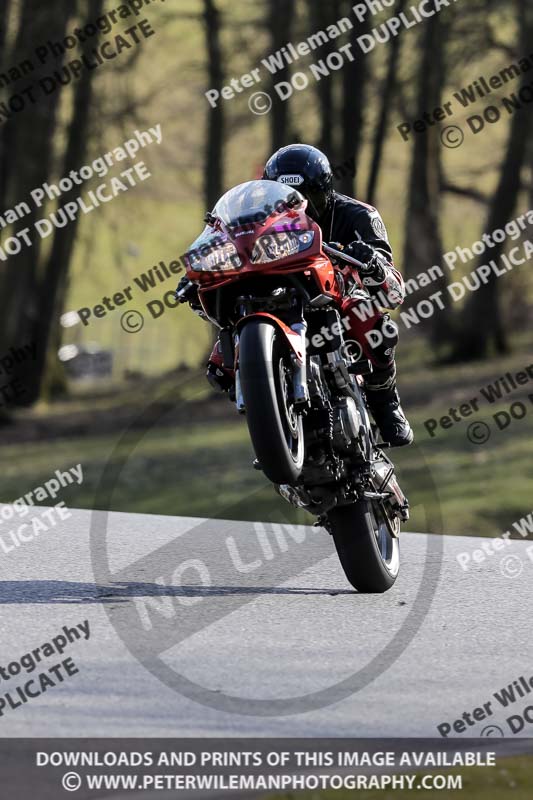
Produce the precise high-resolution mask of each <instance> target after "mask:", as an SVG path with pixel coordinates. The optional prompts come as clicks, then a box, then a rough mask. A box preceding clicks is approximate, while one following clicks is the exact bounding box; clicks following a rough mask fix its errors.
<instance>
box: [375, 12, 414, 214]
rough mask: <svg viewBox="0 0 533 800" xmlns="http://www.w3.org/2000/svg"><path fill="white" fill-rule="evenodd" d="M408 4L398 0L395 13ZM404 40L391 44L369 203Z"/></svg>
mask: <svg viewBox="0 0 533 800" xmlns="http://www.w3.org/2000/svg"><path fill="white" fill-rule="evenodd" d="M406 5H407V0H398V3H397V5H396V7H395V9H394V11H395V15H396V16H398V15H399V14H401V13H402V12H403V11H405V7H406ZM402 40H403V39H402V36H395V37H394V39H393V40H392V42H391V43H390V44H389V49H388V60H387V71H386V74H385V79H384V81H383V85H382V87H381V90H380V98H381V101H380V102H381V108H380V111H379V117H378V124H377V127H376V132H375V134H374V137H373V139H374V141H373V148H372V160H371V164H370V174H369V178H368V187H367V191H366V200H367V202H369V203H373V202H374V200H375V197H376V192H377V187H378V180H379V173H380V169H381V162H382V158H383V150H384V148H385V138H386V136H387V129H388V123H389V116H390V110H391V107H392V101H393V98H394V93H395V91H396V87H397V85H398V63H399V60H400V52H401V47H402Z"/></svg>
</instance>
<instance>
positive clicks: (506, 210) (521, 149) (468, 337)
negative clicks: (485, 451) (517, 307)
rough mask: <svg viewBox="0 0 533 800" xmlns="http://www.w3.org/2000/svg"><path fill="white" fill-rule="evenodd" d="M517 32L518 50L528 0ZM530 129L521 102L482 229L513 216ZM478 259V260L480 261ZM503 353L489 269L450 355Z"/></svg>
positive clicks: (530, 23)
mask: <svg viewBox="0 0 533 800" xmlns="http://www.w3.org/2000/svg"><path fill="white" fill-rule="evenodd" d="M516 3H517V18H518V25H519V30H520V32H521V35H520V47H519V51H518V52H519V53H520V54H522V53H525V52H527V48H528V47H529V45H530V43H531V41H532V40H533V7H532V6H531V4H530V2H529V0H516ZM530 83H531V79H530V78H529V77H528V74H527V73H524V74H523V75H522V79H521V86H520V88H521V89H522V88H525V87H530ZM532 133H533V107H532V106H531V105H524V106H523V108H521V109H520V110H517V111H515V113H514V114H513V117H512V120H511V125H510V129H509V136H508V139H507V146H506V150H505V154H504V157H503V160H502V164H501V167H500V177H499V181H498V186H497V189H496V191H495V193H494V196H493V198H492V201H491V204H490V207H489V211H488V215H487V220H486V224H485V227H484V231H488V232H490V231H493V230H496V229H497V228H504V227H505V225H506V224H507V223H508V222H509V220H510V219H511V217H512V216H513V212H514V210H515V207H516V203H517V200H518V196H519V194H520V190H521V187H522V180H521V179H522V170H523V167H524V166H525V162H526V155H527V152H528V143H529V140H530V138H531V135H532ZM504 246H505V245H504V242H501V243H497V244H495V246H494V247H493V248H492V249H491V252H490V257H491V260H494V261H497V260H498V259H499V258H500V256H501V254H502V252H503V250H504ZM480 263H482V262H480ZM492 346H494V348H495V350H496V352H498V353H505V352H507V349H508V343H507V337H506V332H505V327H504V323H503V319H502V310H501V301H500V284H499V282H498V278H497V276H496V275H495V274H494V273H493V272H492V273H491V275H490V276H489V278H488V280H487V282H486V283H485V284H483V285H482V286H481V287H480V288H479V289H478V290H477V291H476V292H474V293H473V294H471V295H470V297H469V300H468V301H467V303H466V305H465V307H464V309H463V311H462V313H461V315H460V318H459V324H458V328H457V335H456V340H455V348H454V352H453V356H452V357H453V359H454V360H456V361H469V360H473V359H478V358H484V357H485V356H486V355H487V354H488V352H489V350H490V348H491V347H492Z"/></svg>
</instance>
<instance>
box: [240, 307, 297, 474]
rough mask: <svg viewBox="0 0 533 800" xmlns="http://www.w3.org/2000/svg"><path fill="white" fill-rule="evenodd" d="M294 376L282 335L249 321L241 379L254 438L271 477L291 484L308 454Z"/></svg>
mask: <svg viewBox="0 0 533 800" xmlns="http://www.w3.org/2000/svg"><path fill="white" fill-rule="evenodd" d="M292 375H293V369H292V362H291V355H290V350H289V346H288V345H287V343H286V341H285V340H284V337H283V335H282V333H281V332H280V331H279V330H278V329H277V328H276V327H275V326H274V325H272V324H271V323H269V322H264V321H262V320H251V321H250V322H248V323H247V324H246V325H245V326H244V329H243V331H242V333H241V336H240V340H239V376H240V381H241V389H242V395H243V399H244V405H245V409H246V421H247V423H248V430H249V432H250V438H251V440H252V444H253V447H254V450H255V454H256V456H257V458H258V459H259V462H260V464H261V468H262V470H263V472H264V473H265V475H266V476H267V478H268V479H269V480H270V481H272V483H279V484H283V483H286V484H289V485H294V484H295V483H296V482H297V481H298V478H299V477H300V475H301V473H302V467H303V463H304V452H305V448H304V436H303V423H302V416H301V413H300V412H299V410H298V408H297V406H296V405H295V403H294V397H293V391H292Z"/></svg>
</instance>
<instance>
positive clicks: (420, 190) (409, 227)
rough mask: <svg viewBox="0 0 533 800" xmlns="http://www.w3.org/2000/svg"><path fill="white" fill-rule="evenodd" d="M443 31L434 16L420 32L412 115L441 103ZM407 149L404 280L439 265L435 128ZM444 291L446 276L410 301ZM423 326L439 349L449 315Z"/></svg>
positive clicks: (438, 147)
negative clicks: (408, 168)
mask: <svg viewBox="0 0 533 800" xmlns="http://www.w3.org/2000/svg"><path fill="white" fill-rule="evenodd" d="M445 30H446V29H445V27H444V24H443V22H442V21H441V16H440V15H439V14H436V15H435V16H433V17H431V18H430V19H429V20H428V21H427V22H426V23H425V25H424V27H423V28H422V30H421V33H420V39H419V48H420V66H419V72H418V74H419V80H418V87H417V99H416V116H417V117H422V116H423V114H424V113H425V112H426V111H427V110H428V109H432V108H437V107H438V106H440V105H441V99H442V92H443V87H444V80H445V53H444V41H445ZM412 147H413V150H412V159H411V167H410V174H409V204H408V209H407V218H406V225H405V248H404V256H403V270H404V272H405V274H406V276H407V277H414V276H416V275H417V274H419V273H420V272H425V271H426V270H428V269H429V268H430V267H432V266H440V265H441V263H442V251H443V247H442V239H441V227H440V218H441V185H442V180H441V173H442V162H441V154H442V143H441V140H440V129H439V127H438V126H437V125H433V126H429V127H428V129H427V130H426V131H425V132H424V133H420V134H418V135H417V136H415V138H414V141H413V146H412ZM445 289H446V278H445V277H443V278H442V280H441V281H439V282H437V285H435V284H432V285H431V288H430V289H426V290H421V293H420V292H419V293H417V294H415V295H414V296H413V298H412V299H413V301H417V302H419V301H420V300H421V299H422V298H423V297H424V296H426V295H428V294H429V295H431V294H433V293H434V292H435V291H439V290H440V291H442V295H441V297H442V301H443V302H444V303H446V298H447V295H446V294H445V292H444V290H445ZM408 302H409V299H408ZM422 324H423V325H424V323H422ZM428 325H429V326H431V331H432V338H433V342H434V344H435V345H436V346H437V347H438V346H439V345H444V344H445V342H446V340H447V337H448V336H449V330H450V320H449V316H448V314H446V313H440V314H436V315H434V316H433V318H432V320H431V322H430V323H428V324H427V325H426V326H425V327H427V326H428Z"/></svg>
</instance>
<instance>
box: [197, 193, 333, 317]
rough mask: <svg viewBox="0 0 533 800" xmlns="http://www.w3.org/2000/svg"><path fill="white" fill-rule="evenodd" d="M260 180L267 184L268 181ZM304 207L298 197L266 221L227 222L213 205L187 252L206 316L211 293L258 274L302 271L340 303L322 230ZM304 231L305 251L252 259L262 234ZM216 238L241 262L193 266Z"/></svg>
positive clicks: (272, 274)
mask: <svg viewBox="0 0 533 800" xmlns="http://www.w3.org/2000/svg"><path fill="white" fill-rule="evenodd" d="M263 183H264V184H265V183H266V184H270V183H271V182H270V181H266V182H263ZM274 185H275V186H277V187H278V191H282V190H283V191H285V190H286V187H281V186H280V185H278V184H274ZM237 188H238V187H237ZM306 207H307V201H306V200H304V198H301V203H300V207H299V208H298V209H295V208H288V207H287V206H282V205H280V206H279V207H278V208H276V210H274V211H273V212H272V213H271V214H270V215H269V216H268V217H267V218H266V219H265V220H262V221H257V222H250V221H248V222H246V224H242V225H231V224H227V223H226V222H225V221H224V220H222V219H220V218H217V217H216V208H215V212H214V215H213V220H214V221H213V222H212V224H210V225H208V227H207V228H206V229H205V230H204V232H203V233H202V235H201V236H200V237H199V238H198V239H197V240H196V242H195V245H193V246H192V248H191V250H190V251H189V253H188V254H187V276H188V277H189V278H190V280H192V281H194V282H195V283H196V284H197V286H198V294H199V298H200V302H201V304H202V306H203V309H204V312H205V313H206V314H207V315H208V316H211V314H210V311H212V309H209V308H208V306H209V301H208V295H209V293H210V292H213V291H214V290H216V289H221V288H223V287H227V286H229V285H230V284H232V283H236V282H238V281H239V280H242V279H243V278H248V277H250V276H254V277H255V276H261V275H265V276H277V275H290V274H294V273H298V272H299V273H303V274H304V275H305V276H306V277H307V278H311V279H312V280H313V283H314V284H315V286H316V294H317V295H318V294H325V295H328V296H330V297H332V298H333V299H334V300H335V301H337V303H339V305H340V302H341V299H342V292H341V289H340V287H339V284H338V282H337V279H336V271H335V269H334V267H333V265H332V263H331V261H330V260H329V258H328V257H327V256H326V255H325V254H324V252H323V251H322V231H321V229H320V227H319V225H318V224H317V223H316V222H314V221H313V220H312V219H311V218H310V217H308V216H307V214H306V213H305V210H306ZM305 231H309V232H313V233H314V240H313V243H312V244H311V246H310V247H309V248H307V249H306V250H305V251H303V252H297V253H295V254H293V255H289V256H285V257H283V258H279V259H278V260H270V261H265V262H264V263H258V262H257V261H253V260H252V259H253V255H254V247H255V246H256V244H257V243H259V242H260V240H261V239H262V237H268V236H269V235H272V234H280V233H281V234H282V233H288V234H290V233H294V232H299V233H301V232H305ZM217 240H218V242H219V244H220V246H221V247H222V248H223V247H224V246H225V245H226V246H227V245H228V244H231V245H232V246H233V247H234V248H235V251H236V254H237V257H238V259H239V261H240V265H239V266H235V267H232V266H231V265H230V266H228V264H227V263H226V264H225V265H224V268H223V269H217V268H216V266H215V267H214V268H213V269H195V268H194V263H195V262H194V260H193V258H191V256H192V255H193V254H195V255H197V254H198V253H201V252H202V249H204V250H205V251H206V252H209V251H211V252H214V251H215V250H216V241H217ZM211 242H215V244H211ZM195 246H196V248H197V249H196V250H195V249H194V248H195Z"/></svg>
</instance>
